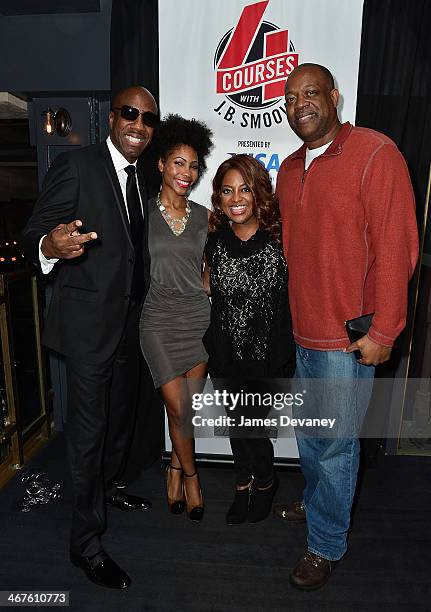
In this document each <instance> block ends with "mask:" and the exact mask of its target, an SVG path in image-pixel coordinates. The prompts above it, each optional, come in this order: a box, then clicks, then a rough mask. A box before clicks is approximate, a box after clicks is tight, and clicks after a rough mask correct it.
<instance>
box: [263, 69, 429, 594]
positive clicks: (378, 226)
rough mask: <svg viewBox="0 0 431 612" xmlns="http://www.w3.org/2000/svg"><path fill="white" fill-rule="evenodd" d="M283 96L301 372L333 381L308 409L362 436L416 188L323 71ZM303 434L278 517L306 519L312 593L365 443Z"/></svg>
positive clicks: (397, 322)
mask: <svg viewBox="0 0 431 612" xmlns="http://www.w3.org/2000/svg"><path fill="white" fill-rule="evenodd" d="M285 92H286V110H287V118H288V121H289V125H290V127H291V128H292V129H293V131H294V132H295V134H297V136H299V137H300V138H301V140H302V141H303V143H304V144H303V145H302V147H301V148H300V149H298V150H297V151H295V152H294V153H292V154H291V155H290V156H289V157H287V158H286V159H285V160H284V162H283V163H282V165H281V168H280V172H279V174H278V179H277V188H276V192H277V196H278V198H279V201H280V211H281V217H282V222H283V245H284V252H285V255H286V258H287V260H288V265H289V300H290V306H291V311H292V319H293V333H294V337H295V341H296V344H297V357H296V358H297V371H296V376H297V377H298V378H301V379H320V380H324V381H328V380H329V381H331V380H332V384H331V385H330V391H329V392H328V390H327V389H326V388H325V391H324V392H323V390H322V392H320V391H319V390H318V389H315V393H313V394H311V395H312V396H314V397H315V398H316V402H315V405H313V400H310V399H309V400H308V405H307V401H306V403H305V405H304V409H305V411H309V412H310V411H311V412H318V411H320V412H319V414H321V413H322V411H323V412H324V415H325V416H327V417H335V418H336V419H337V421H338V422H343V431H344V432H345V431H355V432H358V428H359V427H360V424H361V423H362V421H363V418H364V416H365V413H366V410H367V407H368V402H369V399H370V395H371V390H372V381H373V377H374V366H376V365H378V364H380V363H383V362H385V361H387V360H388V359H389V357H390V354H391V350H392V345H393V343H394V341H395V339H396V337H397V336H398V335H399V333H400V332H401V331H402V329H403V328H404V326H405V321H406V311H407V284H408V281H409V279H410V278H411V276H412V274H413V271H414V268H415V265H416V261H417V254H418V235H417V225H416V217H415V204H414V196H413V191H412V187H411V183H410V178H409V175H408V171H407V167H406V164H405V161H404V159H403V157H402V155H401V154H400V152H399V151H398V149H397V147H396V146H395V144H394V143H393V142H392V141H391V140H390V139H389V138H387V137H386V136H384V135H383V134H380V133H379V132H375V131H374V130H370V129H366V128H359V127H354V126H352V125H351V124H350V123H349V122H346V123H343V124H342V123H341V122H340V121H339V119H338V116H337V104H338V100H339V92H338V90H337V89H336V88H335V86H334V79H333V77H332V74H331V73H330V72H329V70H328V69H327V68H325V67H324V66H320V65H318V64H301V65H300V66H298V67H297V68H296V69H295V70H294V71H293V72H292V73H291V74H290V76H289V78H288V80H287V82H286V90H285ZM367 313H374V316H373V319H372V324H371V327H370V329H369V331H368V333H367V334H366V335H364V336H363V337H362V338H360V339H359V340H358V341H357V342H355V343H353V344H351V343H350V342H349V339H348V336H347V334H346V331H345V326H344V324H345V321H347V320H349V319H353V318H356V317H359V316H361V315H363V314H367ZM355 350H360V352H361V355H362V357H361V358H360V359H359V360H356V358H355V355H354V354H353V351H355ZM322 389H323V387H322ZM310 402H311V403H310ZM297 441H298V449H299V455H300V461H301V469H302V471H303V474H304V477H305V480H306V485H305V489H304V493H303V499H302V501H301V502H296V503H294V504H289V505H278V506H276V507H275V513H276V514H277V515H278V516H280V517H282V518H283V519H285V520H288V521H296V522H304V521H305V520H306V521H307V528H308V538H307V539H308V548H307V551H306V552H305V554H304V556H303V557H302V558H301V559H300V560H299V562H298V564H297V565H296V567H295V568H294V570H293V572H292V574H291V576H290V581H291V584H292V585H293V586H295V587H297V588H299V589H303V590H310V589H315V588H319V587H321V586H323V585H324V584H325V583H326V581H327V580H328V578H329V577H330V575H331V571H332V569H333V566H334V563H335V562H336V561H338V560H339V559H340V558H341V557H342V556H343V555H344V554H345V552H346V550H347V543H346V540H347V532H348V528H349V523H350V511H351V505H352V500H353V495H354V491H355V486H356V477H357V471H358V466H359V441H358V438H357V435H352V436H351V437H349V436H348V435H344V436H343V435H342V436H338V437H337V438H335V437H333V438H328V437H313V434H312V433H311V434H309V435H302V433H301V432H297Z"/></svg>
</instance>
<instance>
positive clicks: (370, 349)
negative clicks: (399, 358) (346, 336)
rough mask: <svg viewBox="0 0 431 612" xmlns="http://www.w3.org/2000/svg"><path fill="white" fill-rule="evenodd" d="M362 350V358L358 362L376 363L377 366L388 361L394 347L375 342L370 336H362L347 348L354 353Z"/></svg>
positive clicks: (364, 363) (363, 363)
mask: <svg viewBox="0 0 431 612" xmlns="http://www.w3.org/2000/svg"><path fill="white" fill-rule="evenodd" d="M358 350H359V351H361V355H362V358H361V359H358V363H362V365H374V366H377V365H379V364H381V363H384V362H385V361H388V359H389V357H390V356H391V352H392V349H391V347H390V346H383V345H382V344H377V343H376V342H373V341H372V340H371V338H369V337H368V336H362V338H359V340H356V342H353V344H350V345H349V346H348V347H347V348H346V353H353V351H358Z"/></svg>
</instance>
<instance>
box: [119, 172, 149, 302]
mask: <svg viewBox="0 0 431 612" xmlns="http://www.w3.org/2000/svg"><path fill="white" fill-rule="evenodd" d="M124 170H125V171H126V173H127V183H126V200H127V209H128V211H129V221H130V235H131V238H132V242H133V247H134V249H135V261H134V267H133V276H132V286H131V291H130V293H131V297H132V299H135V300H139V299H140V298H141V297H142V296H143V294H144V287H145V281H144V262H143V253H142V239H143V234H144V219H143V217H142V208H141V200H140V199H139V193H138V185H137V183H136V168H135V166H127V167H126V168H124Z"/></svg>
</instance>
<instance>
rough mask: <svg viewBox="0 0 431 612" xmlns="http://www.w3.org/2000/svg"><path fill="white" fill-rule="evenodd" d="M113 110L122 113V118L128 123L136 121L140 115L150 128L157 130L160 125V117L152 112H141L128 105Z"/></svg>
mask: <svg viewBox="0 0 431 612" xmlns="http://www.w3.org/2000/svg"><path fill="white" fill-rule="evenodd" d="M112 110H116V111H120V115H121V118H122V119H125V120H126V121H136V119H137V118H138V117H139V115H141V117H142V121H143V122H144V124H145V125H147V126H148V127H150V128H155V127H156V126H157V125H159V121H160V120H159V116H158V115H156V114H155V113H152V112H151V111H140V110H139V108H135V107H134V106H127V104H124V105H123V106H121V107H120V106H114V107H113V109H112Z"/></svg>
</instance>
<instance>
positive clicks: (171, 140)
mask: <svg viewBox="0 0 431 612" xmlns="http://www.w3.org/2000/svg"><path fill="white" fill-rule="evenodd" d="M211 137H212V133H211V131H210V130H209V129H208V128H207V126H206V125H205V124H204V123H201V122H199V121H196V120H194V119H192V120H187V119H184V118H182V117H180V116H178V115H168V116H167V117H166V118H165V119H164V120H163V121H162V122H161V124H160V128H159V132H158V138H157V141H158V146H159V155H160V158H159V163H158V165H159V170H160V172H161V177H162V186H161V190H160V192H159V194H158V196H157V198H155V199H152V200H150V201H149V249H150V255H151V286H150V290H149V292H148V295H147V298H146V300H145V304H144V307H143V310H142V315H141V321H140V339H141V348H142V352H143V354H144V357H145V359H146V361H147V363H148V367H149V369H150V371H151V375H152V377H153V381H154V385H155V387H156V388H160V391H161V394H162V397H163V401H164V404H165V406H166V412H167V417H168V423H169V435H170V438H171V441H172V457H171V463H170V465H169V466H168V468H167V471H166V479H167V496H168V504H169V507H170V510H171V512H172V513H173V514H181V513H182V512H183V511H184V509H186V510H187V513H188V516H189V518H190V519H191V520H193V521H200V520H201V519H202V517H203V512H204V505H203V500H202V493H201V489H200V485H199V479H198V475H197V471H196V465H195V460H194V441H193V437H192V435H190V434H189V435H187V433H186V432H185V430H184V429H183V427H184V423H185V421H186V418H187V414H188V412H189V411H190V406H191V395H192V393H195V392H199V391H201V390H202V382H203V380H204V379H205V377H206V373H207V360H208V355H207V353H206V351H205V348H204V346H203V343H202V337H203V335H204V333H205V331H206V330H207V328H208V325H209V321H210V305H209V302H208V297H207V295H206V293H205V291H204V288H203V284H202V279H201V272H202V260H203V252H204V248H205V241H206V237H207V231H208V217H209V211H208V210H207V209H206V208H205V207H204V206H201V205H200V204H197V203H196V202H192V201H191V200H189V199H188V197H187V195H188V193H189V192H190V190H191V188H192V187H193V185H195V184H196V182H197V181H198V179H199V177H200V175H201V174H202V172H203V171H204V170H205V169H206V164H205V158H206V157H207V155H208V154H209V152H210V150H211V147H212V140H211Z"/></svg>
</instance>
